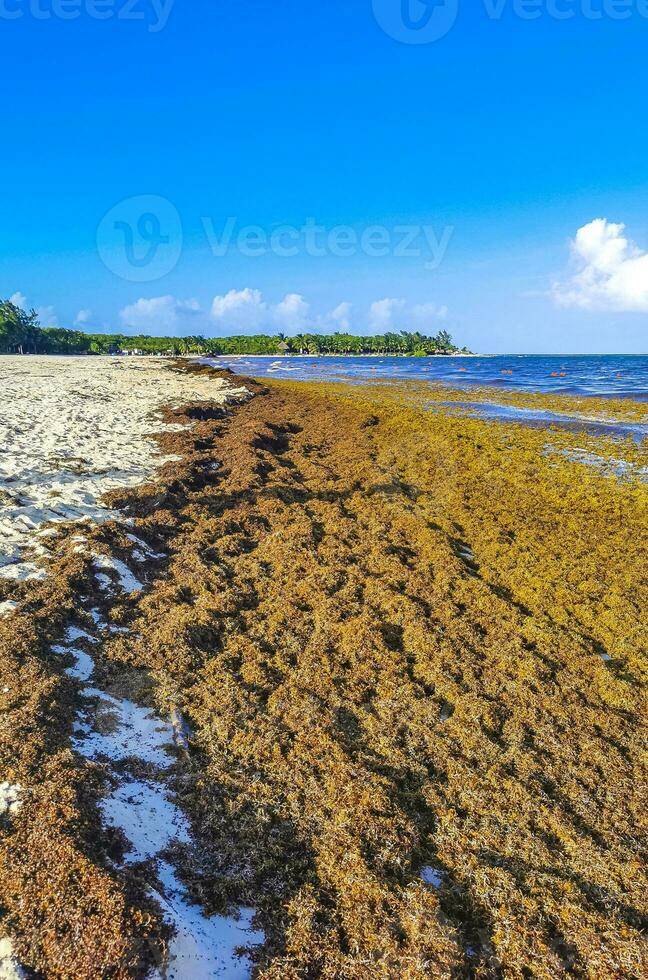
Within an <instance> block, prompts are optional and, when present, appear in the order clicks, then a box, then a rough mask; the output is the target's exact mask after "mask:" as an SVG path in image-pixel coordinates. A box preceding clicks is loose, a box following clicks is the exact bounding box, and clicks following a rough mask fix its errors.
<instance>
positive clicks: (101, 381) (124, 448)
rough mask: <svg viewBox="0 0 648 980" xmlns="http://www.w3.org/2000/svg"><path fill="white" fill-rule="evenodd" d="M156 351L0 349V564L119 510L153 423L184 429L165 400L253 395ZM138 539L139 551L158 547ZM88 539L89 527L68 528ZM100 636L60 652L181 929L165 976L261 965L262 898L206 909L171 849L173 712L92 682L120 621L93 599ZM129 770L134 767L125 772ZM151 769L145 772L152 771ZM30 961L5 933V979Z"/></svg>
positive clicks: (94, 754)
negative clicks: (252, 957) (118, 494)
mask: <svg viewBox="0 0 648 980" xmlns="http://www.w3.org/2000/svg"><path fill="white" fill-rule="evenodd" d="M168 368H169V363H168V361H166V360H162V359H155V358H128V359H126V358H124V359H119V358H63V357H61V358H53V357H0V576H3V577H5V578H13V579H19V580H23V579H24V580H26V579H30V578H42V577H44V576H46V574H47V572H46V568H42V567H40V566H39V565H36V564H35V563H34V558H36V557H37V558H39V559H40V561H41V562H42V563H44V564H45V566H46V563H47V556H48V550H47V541H48V538H49V537H50V536H51V535H52V533H53V532H52V529H49V528H43V525H44V524H46V523H49V522H55V523H63V522H68V521H74V522H83V521H89V522H93V523H94V522H102V521H105V520H108V519H120V515H119V514H118V513H116V512H114V511H111V510H109V509H108V508H107V507H105V506H103V505H102V503H101V497H102V495H103V494H105V493H106V492H107V491H108V490H113V489H116V488H119V487H133V486H135V485H137V484H139V483H142V482H144V481H146V480H147V479H149V478H150V477H151V476H153V475H154V473H155V470H156V469H157V468H158V467H159V466H161V465H162V464H163V463H164V462H166V461H167V460H168V459H170V458H172V457H163V456H162V455H161V454H160V452H159V450H158V448H157V445H156V443H155V442H154V441H153V440H152V438H151V435H152V434H153V433H155V432H161V431H171V430H178V429H179V428H181V426H179V425H164V424H163V423H162V421H161V419H160V417H159V414H158V415H157V416H156V414H155V413H159V411H160V409H161V408H162V407H164V406H180V405H184V404H187V403H189V402H201V401H209V402H221V403H222V402H224V401H226V400H238V399H241V398H245V397H248V393H247V392H246V390H245V389H241V388H235V387H234V386H231V385H228V384H227V383H226V382H222V381H219V380H216V379H210V378H208V377H203V376H197V375H190V374H182V373H174V372H172V371H170V370H169V369H168ZM129 537H130V539H131V541H132V543H133V544H134V545H136V549H137V550H136V551H135V552H134V553H133V557H134V559H135V561H139V562H142V563H144V562H146V561H148V560H150V559H152V558H156V557H162V556H159V555H155V554H154V553H153V552H152V551H151V549H150V548H149V546H148V545H147V544H146V543H145V542H143V541H140V540H139V539H137V538H136V537H135V536H134V535H129ZM72 540H73V542H74V544H75V547H76V548H77V549H78V550H79V551H85V550H86V548H87V539H86V538H85V537H84V536H83V534H80V533H77V534H75V535H74V536H73V538H72ZM92 557H93V560H94V566H95V576H96V579H97V581H98V582H99V583H100V584H101V585H102V587H103V588H104V589H105V590H106V592H107V595H108V597H109V598H110V597H111V596H112V595H115V594H118V593H119V592H120V591H124V592H127V593H132V592H138V591H141V590H142V589H143V588H144V586H143V585H142V583H141V582H139V581H138V580H137V579H136V578H135V576H134V575H133V573H132V572H131V570H130V569H129V568H128V566H127V565H126V564H125V563H124V562H121V561H120V560H119V559H117V558H114V557H110V556H106V555H93V556H92ZM16 607H17V604H16V603H15V602H13V601H5V602H2V603H0V617H3V618H5V617H7V616H12V615H14V614H15V610H16ZM91 615H92V619H93V621H94V626H95V631H96V635H93V634H92V633H89V632H88V631H87V630H84V629H80V628H79V627H76V626H71V627H69V628H68V629H67V631H66V634H65V637H64V639H63V640H62V641H61V643H60V644H58V645H55V646H53V647H52V654H53V656H61V655H63V656H66V657H72V658H73V659H74V665H73V666H71V667H68V669H67V673H68V674H69V676H71V677H73V678H75V679H76V680H77V681H78V682H79V683H80V684H81V685H82V690H83V694H84V695H85V696H86V698H87V699H88V703H87V709H85V710H84V711H83V713H82V716H81V718H80V719H79V720H78V721H77V723H76V725H75V738H74V740H73V747H74V748H75V750H76V751H77V752H78V753H79V754H80V755H82V756H84V757H86V758H89V759H92V760H94V761H96V762H101V763H103V765H104V766H105V767H106V770H107V775H108V777H109V781H110V784H111V786H112V787H114V788H113V790H112V792H111V793H110V795H109V796H107V797H106V798H105V799H104V800H103V801H102V802H101V809H102V813H103V817H104V821H105V822H106V824H108V825H109V826H113V827H116V828H119V829H120V830H121V831H122V832H123V833H124V835H125V837H126V840H127V842H128V848H129V849H128V851H127V854H126V857H125V862H126V863H133V862H136V861H142V860H147V859H151V860H153V861H154V862H155V864H156V867H157V869H158V873H157V875H155V874H154V875H153V880H152V882H151V892H152V894H154V895H155V897H156V898H157V899H158V900H159V902H160V905H161V906H162V909H163V911H164V914H165V917H166V918H167V919H168V921H169V922H170V923H171V924H172V926H173V927H174V928H175V937H174V938H173V939H172V940H171V942H170V946H169V954H168V963H167V965H166V969H165V977H166V978H167V980H170V978H178V980H179V978H186V977H191V978H192V980H200V978H202V977H205V978H206V977H223V978H227V980H236V978H246V977H249V975H250V972H251V965H250V962H249V960H248V959H247V958H246V957H244V956H243V957H239V956H237V955H236V952H235V950H236V949H237V947H240V946H247V945H250V944H256V943H259V942H262V941H263V935H262V934H260V933H258V932H255V931H254V930H253V929H252V926H251V922H252V918H253V915H254V913H253V911H252V910H250V909H241V910H240V915H239V916H238V917H228V916H213V917H212V918H209V919H208V918H207V917H206V916H205V915H204V914H203V912H202V910H201V909H200V908H199V907H198V906H195V905H193V904H192V903H191V902H190V901H189V899H188V897H187V893H186V890H185V888H184V887H183V885H182V883H181V882H180V880H179V878H178V875H177V872H176V870H175V868H174V866H173V864H172V863H170V858H169V855H168V854H166V849H167V848H168V847H169V845H170V844H172V843H174V842H177V843H178V844H182V845H184V846H185V847H191V846H192V839H191V832H190V831H191V828H190V824H189V822H188V820H187V818H186V816H185V815H184V813H183V812H182V811H181V810H180V808H179V807H178V806H176V804H175V803H174V801H173V793H172V790H171V788H170V781H171V778H172V775H173V771H174V765H175V756H174V751H173V750H174V735H175V731H174V725H173V723H172V722H171V721H164V720H162V719H161V718H159V717H158V716H157V715H156V714H155V713H154V712H153V711H151V710H150V709H149V708H146V707H143V706H141V705H138V704H135V703H134V702H132V701H129V700H128V699H126V698H123V697H115V696H113V694H111V693H110V692H108V691H104V690H101V689H100V688H98V687H94V686H92V678H93V674H94V667H95V662H94V656H93V654H95V653H96V651H97V650H98V649H100V646H99V645H100V643H101V642H102V639H103V638H104V637H105V636H106V635H108V634H109V633H110V632H122V631H124V629H123V628H120V627H115V626H111V625H109V624H108V623H107V622H106V621H105V620H104V619H103V617H102V615H101V614H100V613H99V611H98V610H93V611H92V614H91ZM129 770H132V771H129ZM143 772H144V773H146V774H147V775H142V773H143ZM22 792H23V791H22V790H21V788H20V787H18V786H13V785H11V784H9V783H8V782H5V783H0V814H3V813H4V814H6V815H7V817H10V816H11V814H12V813H15V811H16V810H17V809H18V808H19V806H20V804H21V799H20V796H21V793H22ZM24 976H25V973H24V971H23V970H22V968H21V966H20V964H19V963H18V961H17V960H16V958H15V956H14V953H13V947H12V943H11V940H10V939H9V938H8V937H3V938H0V980H3V978H6V980H9V978H11V980H20V978H22V977H24Z"/></svg>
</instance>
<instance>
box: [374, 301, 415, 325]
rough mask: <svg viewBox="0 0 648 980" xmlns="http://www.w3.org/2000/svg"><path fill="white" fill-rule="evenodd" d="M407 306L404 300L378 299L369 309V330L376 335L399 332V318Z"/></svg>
mask: <svg viewBox="0 0 648 980" xmlns="http://www.w3.org/2000/svg"><path fill="white" fill-rule="evenodd" d="M406 306H407V303H406V302H405V300H404V299H378V300H376V301H375V302H374V303H372V304H371V306H370V307H369V328H370V329H371V330H372V331H373V332H374V333H384V332H385V331H388V330H399V329H400V326H399V325H397V322H396V321H397V318H398V320H400V314H402V312H403V310H404V309H405V307H406Z"/></svg>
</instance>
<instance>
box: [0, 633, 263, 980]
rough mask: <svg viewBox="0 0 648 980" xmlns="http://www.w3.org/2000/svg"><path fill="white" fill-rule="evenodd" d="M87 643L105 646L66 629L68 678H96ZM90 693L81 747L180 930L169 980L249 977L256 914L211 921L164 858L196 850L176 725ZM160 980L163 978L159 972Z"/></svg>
mask: <svg viewBox="0 0 648 980" xmlns="http://www.w3.org/2000/svg"><path fill="white" fill-rule="evenodd" d="M93 619H94V620H95V624H96V626H97V628H98V629H99V630H101V629H102V628H103V629H105V627H106V624H105V623H104V622H103V621H102V619H101V616H100V615H99V614H95V615H94V616H93ZM80 638H85V639H86V641H87V642H91V643H93V644H95V643H97V642H98V639H97V638H96V637H92V636H89V635H88V634H87V633H86V632H85V631H84V630H78V629H76V628H75V627H72V628H70V629H69V630H68V632H67V637H66V641H67V644H68V645H67V646H63V647H61V646H56V647H53V652H54V653H59V652H65V653H68V654H71V655H72V656H73V657H74V658H75V665H74V667H72V668H70V670H69V673H70V674H71V675H72V676H74V677H77V678H78V679H79V680H81V681H83V682H85V681H89V680H90V679H91V677H92V674H93V671H94V662H93V659H92V657H91V656H90V655H89V654H88V653H86V652H84V651H80V650H78V649H77V648H76V647H74V646H72V645H71V644H72V643H73V642H74V641H78V640H79V639H80ZM83 693H84V694H85V695H86V697H87V698H88V699H89V704H90V705H91V706H90V707H89V708H88V710H87V712H85V716H84V719H83V721H82V722H80V723H79V724H78V725H77V738H75V740H74V747H75V749H76V751H77V752H79V754H80V755H83V756H85V758H88V759H92V760H94V761H95V762H97V761H104V762H105V764H106V765H107V767H108V771H109V772H110V776H111V779H112V782H113V783H115V784H116V788H115V789H114V790H113V791H112V793H110V795H109V796H107V797H106V798H105V799H104V800H102V801H101V810H102V814H103V818H104V821H105V823H106V824H107V825H108V826H110V827H116V828H118V829H119V830H121V831H122V833H123V834H124V836H125V838H126V840H127V841H128V845H129V850H128V851H127V853H126V856H125V862H126V863H127V864H132V863H134V862H138V861H149V860H155V861H156V865H157V878H158V882H157V883H156V884H155V885H153V886H152V887H151V894H152V895H153V896H154V897H155V898H156V899H157V900H158V901H159V903H160V906H161V907H162V909H163V912H164V915H165V918H166V919H167V921H168V922H169V923H170V924H171V925H172V926H173V928H174V930H175V934H174V936H173V938H172V939H171V941H170V943H169V951H168V962H167V964H166V966H165V971H164V977H165V980H185V978H191V980H203V978H204V980H207V978H213V977H222V978H223V980H248V978H249V976H250V973H251V965H250V961H249V959H248V958H247V957H245V956H242V957H241V956H237V955H236V949H237V948H239V947H244V946H250V945H256V944H258V943H261V942H263V938H264V937H263V934H262V933H260V932H258V931H256V930H255V929H254V928H253V927H252V920H253V917H254V910H253V909H248V908H243V909H240V910H239V913H238V916H236V917H235V916H223V915H215V916H212V917H211V918H207V916H205V915H204V913H203V912H202V909H201V908H200V907H199V906H197V905H193V904H192V903H191V901H190V900H189V899H188V897H187V892H186V889H185V888H184V886H183V885H182V882H181V881H180V880H179V878H178V875H177V872H176V870H175V868H174V866H173V864H172V863H171V862H170V860H169V859H168V857H167V856H166V853H165V852H166V850H167V848H169V846H170V845H171V844H173V843H178V844H184V845H186V846H189V847H190V846H191V843H192V837H191V826H190V824H189V821H188V820H187V818H186V816H185V815H184V813H183V812H182V810H180V808H179V807H178V806H176V804H175V803H174V802H173V795H172V792H171V790H170V789H169V787H168V780H169V776H170V774H172V771H173V764H174V756H173V747H174V735H175V732H174V727H173V724H172V722H170V721H169V722H167V721H163V720H162V719H161V718H159V717H158V716H157V715H156V714H155V713H154V712H153V711H150V710H149V709H148V708H142V707H140V706H138V705H136V704H134V703H133V702H132V701H128V700H127V699H126V698H119V697H114V696H113V695H111V694H108V693H107V692H106V691H102V690H100V689H98V688H96V687H92V686H86V687H84V688H83ZM143 763H145V764H146V765H147V767H148V773H149V775H148V777H143V776H141V775H138V776H135V775H133V774H132V773H131V774H129V772H128V769H129V765H130V766H131V767H132V766H133V765H135V766H136V768H137V771H138V772H141V771H142V764H143ZM114 764H116V765H114ZM155 976H156V978H158V980H161V978H160V975H159V974H156V975H155ZM0 980H1V977H0Z"/></svg>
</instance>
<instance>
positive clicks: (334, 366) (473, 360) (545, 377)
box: [214, 354, 648, 400]
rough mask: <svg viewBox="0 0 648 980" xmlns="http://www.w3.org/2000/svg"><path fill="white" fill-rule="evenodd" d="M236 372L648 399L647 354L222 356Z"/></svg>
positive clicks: (303, 377)
mask: <svg viewBox="0 0 648 980" xmlns="http://www.w3.org/2000/svg"><path fill="white" fill-rule="evenodd" d="M214 360H215V363H217V364H219V365H221V366H224V367H229V368H231V369H232V371H235V372H237V373H238V374H250V375H254V376H256V377H261V376H264V375H269V376H270V377H278V378H281V377H286V378H288V377H291V378H296V379H299V380H304V381H309V380H310V381H315V380H318V381H324V380H326V381H348V382H353V381H355V380H358V381H360V380H371V379H376V378H411V379H415V380H418V381H437V382H438V381H441V382H444V383H446V384H449V385H451V386H452V387H453V388H467V389H469V388H470V387H471V386H472V385H492V386H493V387H495V388H502V389H505V388H516V389H518V390H521V391H544V392H553V393H554V394H561V395H597V396H598V397H615V398H633V399H640V400H648V355H647V354H638V355H621V354H606V355H598V354H592V355H565V354H558V355H552V354H542V355H541V354H520V355H518V354H497V355H489V356H486V357H420V358H419V357H321V356H312V357H294V356H290V357H218V358H215V359H214Z"/></svg>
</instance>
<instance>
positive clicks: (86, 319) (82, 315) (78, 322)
mask: <svg viewBox="0 0 648 980" xmlns="http://www.w3.org/2000/svg"><path fill="white" fill-rule="evenodd" d="M91 320H92V310H79V312H78V313H77V315H76V316H75V318H74V326H75V327H87V326H88V324H89V323H90V322H91Z"/></svg>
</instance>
